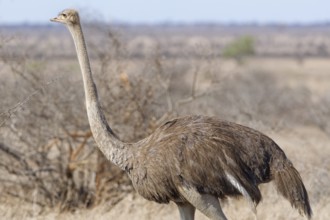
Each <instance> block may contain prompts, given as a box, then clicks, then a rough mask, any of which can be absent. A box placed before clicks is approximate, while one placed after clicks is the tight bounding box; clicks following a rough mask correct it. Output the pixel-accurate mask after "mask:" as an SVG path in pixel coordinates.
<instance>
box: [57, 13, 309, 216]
mask: <svg viewBox="0 0 330 220" xmlns="http://www.w3.org/2000/svg"><path fill="white" fill-rule="evenodd" d="M51 20H52V21H55V22H60V23H64V24H65V25H66V26H67V27H68V29H69V31H70V33H71V35H72V37H73V40H74V43H75V46H76V52H77V56H78V61H79V64H80V67H81V72H82V76H83V82H84V89H85V96H86V108H87V115H88V120H89V123H90V127H91V130H92V133H93V136H94V139H95V141H96V142H97V144H98V147H99V149H100V150H101V151H102V152H103V154H104V156H105V157H106V158H107V159H108V160H110V161H112V162H113V163H114V164H115V165H117V166H119V167H120V168H121V169H123V170H125V171H126V172H127V173H128V175H129V177H130V178H131V180H132V183H133V185H134V187H135V189H136V190H137V191H138V193H139V194H141V195H142V196H143V197H144V198H146V199H148V200H152V201H156V202H159V203H168V202H169V201H173V202H175V203H176V204H177V206H178V208H179V211H180V216H181V219H182V220H187V219H194V212H195V209H196V208H197V209H198V210H200V211H201V212H202V213H204V214H205V215H206V216H208V217H209V218H211V219H223V220H224V219H226V217H225V215H224V214H223V212H222V210H221V207H220V204H219V201H218V198H225V197H227V196H240V195H243V196H244V197H245V198H246V199H248V200H249V201H250V202H251V204H252V205H253V206H256V205H257V204H258V203H259V202H260V200H261V194H260V191H259V189H258V185H259V184H261V183H266V182H269V181H271V180H275V185H276V187H277V189H278V191H279V192H280V193H281V194H282V195H283V196H284V197H285V198H287V199H288V200H289V201H290V202H291V204H292V206H294V207H295V208H297V209H298V210H299V212H300V213H301V214H305V215H306V216H307V217H308V218H310V217H311V214H312V211H311V207H310V205H309V200H308V195H307V192H306V189H305V187H304V184H303V182H302V180H301V177H300V175H299V173H298V171H297V170H296V169H295V168H294V167H293V165H292V163H291V162H290V161H289V160H288V159H287V158H286V156H285V154H284V152H283V151H282V150H281V149H280V148H279V147H278V146H277V144H276V143H275V142H274V141H273V140H271V139H270V138H269V137H267V136H265V135H264V134H262V133H260V132H258V131H256V130H253V129H251V128H248V127H245V126H242V125H238V124H235V123H231V122H227V121H222V120H220V119H217V118H214V117H207V116H186V117H182V118H177V119H173V120H171V121H168V122H166V123H165V124H164V125H162V126H161V127H159V128H158V129H156V130H155V132H154V133H153V134H151V135H150V136H149V137H147V138H145V139H143V140H141V141H139V142H137V143H132V144H131V143H124V142H122V141H120V140H119V139H118V137H117V136H116V135H115V134H114V133H113V131H112V130H111V128H110V126H109V125H108V123H107V121H106V120H105V117H104V114H103V112H102V110H101V108H100V104H99V100H98V96H97V89H96V86H95V84H94V81H93V77H92V72H91V68H90V63H89V59H88V54H87V49H86V45H85V41H84V36H83V32H82V29H81V25H80V20H79V14H78V12H76V11H75V10H71V9H68V10H64V11H63V12H61V13H60V14H59V15H58V16H57V17H56V18H54V19H51Z"/></svg>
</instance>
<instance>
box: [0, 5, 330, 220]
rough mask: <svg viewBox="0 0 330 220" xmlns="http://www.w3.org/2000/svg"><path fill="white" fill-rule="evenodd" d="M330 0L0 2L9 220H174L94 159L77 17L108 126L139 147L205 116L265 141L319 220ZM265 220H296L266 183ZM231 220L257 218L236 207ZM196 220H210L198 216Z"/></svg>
mask: <svg viewBox="0 0 330 220" xmlns="http://www.w3.org/2000/svg"><path fill="white" fill-rule="evenodd" d="M329 6H330V2H329V1H326V0H315V1H307V0H302V1H298V0H292V1H283V0H278V1H261V0H250V1H246V2H242V1H238V0H232V1H219V0H217V1H216V0H204V1H188V0H181V1H174V0H168V1H151V0H146V1H134V2H132V1H127V0H122V1H94V2H91V1H90V2H87V1H78V0H69V1H44V0H43V1H42V0H31V1H23V0H0V201H1V202H0V210H1V213H3V216H4V219H77V218H78V219H90V218H97V219H109V218H110V219H111V218H114V219H154V218H158V219H164V220H165V219H175V218H176V219H178V218H179V213H178V211H177V210H176V207H175V205H173V204H170V205H159V204H155V203H153V202H148V201H146V200H144V199H143V198H141V197H140V196H139V195H137V194H136V192H135V191H134V190H133V188H132V186H131V182H130V180H129V179H128V177H127V176H126V174H125V173H123V172H122V171H120V170H119V169H118V168H117V167H115V166H113V165H112V164H111V163H110V162H108V161H106V160H105V159H104V157H103V155H102V154H100V152H99V151H98V150H97V148H96V146H95V142H94V140H93V137H92V135H91V132H90V129H89V124H88V121H87V117H86V116H87V115H86V109H85V105H84V104H85V103H84V92H83V85H82V77H81V74H80V69H79V66H78V62H77V59H76V53H75V49H74V44H73V42H72V39H71V36H70V35H69V32H68V31H67V30H66V28H65V27H64V26H62V25H59V24H54V23H51V22H50V21H49V19H50V18H53V17H55V16H56V15H57V14H58V13H59V12H60V11H62V10H63V9H65V8H75V9H77V10H79V12H80V17H81V21H82V25H83V29H84V32H85V38H86V41H87V47H88V52H89V55H90V61H91V65H92V69H93V74H94V78H95V81H96V85H97V87H98V91H99V94H100V99H101V104H102V108H103V110H104V112H105V115H106V117H107V119H108V121H109V123H110V125H111V127H112V128H113V130H114V131H115V132H116V133H117V134H118V136H119V137H120V138H121V139H122V140H124V141H127V142H135V141H138V140H140V139H142V138H144V137H146V136H148V135H149V134H150V133H152V132H153V131H154V129H155V128H157V127H158V126H160V125H161V124H162V123H164V122H165V121H166V120H169V119H171V118H173V117H177V116H181V115H187V114H201V115H213V116H217V117H219V118H223V119H225V120H229V121H233V122H236V123H240V124H244V125H247V126H250V127H252V128H255V129H257V130H260V131H262V132H263V133H265V134H267V135H268V136H270V137H271V138H272V139H274V140H275V142H277V143H278V144H279V145H280V146H281V148H282V149H283V150H284V151H285V152H286V154H287V156H288V157H289V158H290V159H291V161H292V162H293V164H294V165H295V167H296V168H297V169H298V171H299V172H300V174H301V176H302V178H303V180H304V183H305V185H306V188H307V191H308V192H309V196H310V200H311V205H312V208H313V210H314V219H327V218H328V216H329V210H330V205H329V204H330V198H329V196H330V188H329V182H330V174H329V169H330V161H329V156H330V146H329V143H330V140H329V139H330V138H329V134H330V125H329V123H328V121H329V118H330V60H329V59H330V14H329V12H328V11H329V10H328V8H329ZM261 191H262V194H263V198H264V199H263V201H262V202H261V204H260V205H259V206H258V208H257V215H258V218H259V219H302V217H301V216H299V214H298V213H297V211H296V210H293V209H292V208H291V207H290V204H289V203H288V202H287V201H286V200H285V199H284V198H282V197H281V196H279V195H278V194H277V193H276V191H275V190H274V187H273V186H272V184H266V185H265V186H264V185H262V186H261ZM223 207H224V212H225V213H226V215H227V216H228V218H229V219H254V215H253V212H252V210H251V209H250V206H249V204H248V203H247V202H246V201H244V199H233V200H231V199H229V200H228V201H227V202H226V203H223ZM197 219H206V218H205V217H204V216H202V215H201V214H200V213H197Z"/></svg>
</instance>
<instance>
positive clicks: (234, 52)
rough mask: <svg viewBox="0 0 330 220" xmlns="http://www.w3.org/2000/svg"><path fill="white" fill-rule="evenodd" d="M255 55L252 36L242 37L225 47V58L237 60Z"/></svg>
mask: <svg viewBox="0 0 330 220" xmlns="http://www.w3.org/2000/svg"><path fill="white" fill-rule="evenodd" d="M254 53H255V50H254V39H253V37H251V36H242V37H240V38H238V39H237V40H235V41H234V42H232V43H231V44H229V45H228V46H226V47H225V49H224V52H223V56H224V57H226V58H234V59H237V60H240V59H242V58H243V57H246V56H251V55H253V54H254Z"/></svg>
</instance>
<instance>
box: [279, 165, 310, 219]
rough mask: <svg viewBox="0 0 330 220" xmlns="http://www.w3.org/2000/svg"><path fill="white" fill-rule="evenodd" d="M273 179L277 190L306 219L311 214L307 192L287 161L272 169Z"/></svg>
mask: <svg viewBox="0 0 330 220" xmlns="http://www.w3.org/2000/svg"><path fill="white" fill-rule="evenodd" d="M273 175H274V181H275V185H276V188H277V190H278V191H279V192H280V193H281V194H282V195H283V196H284V197H285V198H286V199H288V200H289V201H290V203H291V205H292V206H293V207H294V208H296V209H297V210H298V211H299V213H300V214H301V215H303V214H304V215H306V216H307V218H308V219H310V218H311V216H312V209H311V206H310V204H309V199H308V194H307V191H306V188H305V186H304V183H303V182H302V179H301V177H300V175H299V173H298V171H297V170H296V169H295V168H294V167H293V165H292V163H291V162H289V161H286V162H284V164H281V168H279V166H277V169H275V170H274V173H273Z"/></svg>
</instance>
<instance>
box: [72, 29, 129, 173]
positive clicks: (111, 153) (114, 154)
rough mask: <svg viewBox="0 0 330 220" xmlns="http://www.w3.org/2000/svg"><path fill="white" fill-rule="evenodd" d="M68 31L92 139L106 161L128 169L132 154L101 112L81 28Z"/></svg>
mask: <svg viewBox="0 0 330 220" xmlns="http://www.w3.org/2000/svg"><path fill="white" fill-rule="evenodd" d="M68 29H69V31H70V33H71V35H72V37H73V41H74V44H75V46H76V52H77V56H78V61H79V65H80V68H81V73H82V76H83V82H84V89H85V96H86V108H87V115H88V120H89V125H90V127H91V130H92V133H93V136H94V139H95V141H96V143H97V145H98V147H99V149H100V150H101V151H102V153H103V154H104V155H105V157H106V158H107V159H108V160H110V161H111V162H113V163H114V164H115V165H117V166H119V167H120V168H121V169H123V170H126V169H129V160H130V158H132V155H131V154H132V153H131V151H130V148H129V147H128V144H125V143H123V142H121V141H120V140H119V139H118V138H117V137H116V135H115V134H114V133H113V131H112V130H111V128H110V126H109V125H108V123H107V121H106V119H105V116H104V114H103V112H102V110H101V106H100V103H99V100H98V95H97V89H96V86H95V83H94V80H93V76H92V71H91V67H90V63H89V59H88V54H87V49H86V44H85V40H84V36H83V32H82V29H81V26H80V25H79V24H76V25H71V26H68Z"/></svg>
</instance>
